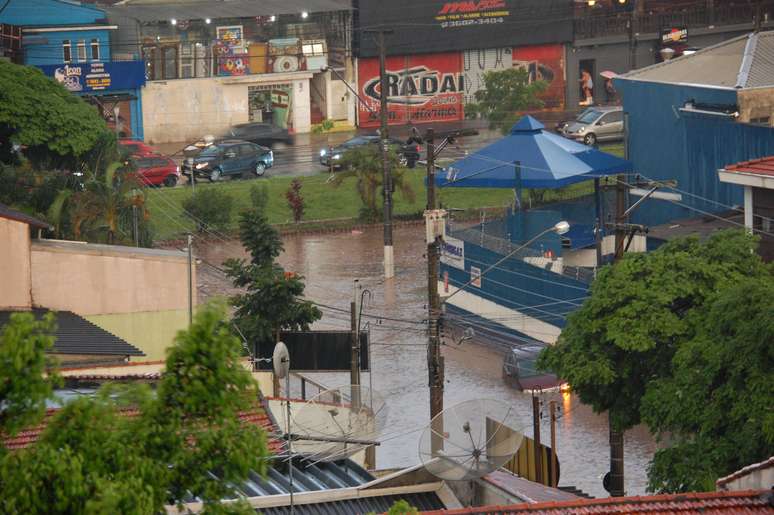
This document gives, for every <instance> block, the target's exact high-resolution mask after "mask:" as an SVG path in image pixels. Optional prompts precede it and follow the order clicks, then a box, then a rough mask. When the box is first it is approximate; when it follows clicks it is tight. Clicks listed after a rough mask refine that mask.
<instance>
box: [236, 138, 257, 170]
mask: <svg viewBox="0 0 774 515" xmlns="http://www.w3.org/2000/svg"><path fill="white" fill-rule="evenodd" d="M257 158H258V153H257V152H256V150H255V147H254V146H253V145H239V165H240V166H241V169H240V172H248V171H250V172H251V171H253V170H254V169H255V162H256V161H257V160H258V159H257Z"/></svg>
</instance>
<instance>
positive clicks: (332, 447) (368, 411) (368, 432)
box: [293, 385, 387, 461]
mask: <svg viewBox="0 0 774 515" xmlns="http://www.w3.org/2000/svg"><path fill="white" fill-rule="evenodd" d="M386 424H387V403H386V402H385V401H384V398H383V397H382V396H381V395H379V394H378V393H377V392H375V391H373V390H371V389H370V388H368V387H366V386H362V385H345V386H339V387H337V388H333V389H330V390H325V391H323V392H320V393H319V394H318V395H316V396H315V397H313V398H311V399H310V400H309V401H308V402H306V403H305V404H304V405H303V406H301V408H299V409H298V410H297V411H296V412H295V414H294V415H293V425H294V428H295V433H296V434H297V437H296V438H295V439H294V442H293V448H294V450H295V451H296V452H298V453H302V454H307V455H311V457H312V458H313V459H316V460H318V461H333V460H339V459H342V458H346V457H348V456H352V455H353V454H355V453H357V452H359V451H361V450H363V449H365V448H366V447H368V446H369V445H370V444H369V443H368V442H375V441H377V440H378V439H379V436H380V435H381V434H382V431H383V430H384V428H385V426H386Z"/></svg>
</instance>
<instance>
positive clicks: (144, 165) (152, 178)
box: [131, 155, 180, 187]
mask: <svg viewBox="0 0 774 515" xmlns="http://www.w3.org/2000/svg"><path fill="white" fill-rule="evenodd" d="M131 161H132V163H133V164H134V168H135V174H136V175H137V178H138V179H139V180H140V181H141V182H142V183H143V184H145V185H147V186H161V185H162V184H163V185H164V186H170V187H171V186H174V185H175V184H177V181H178V180H180V168H178V166H177V164H176V163H175V162H174V161H172V160H171V159H170V158H168V157H166V156H160V155H148V156H134V157H133V158H132V159H131Z"/></svg>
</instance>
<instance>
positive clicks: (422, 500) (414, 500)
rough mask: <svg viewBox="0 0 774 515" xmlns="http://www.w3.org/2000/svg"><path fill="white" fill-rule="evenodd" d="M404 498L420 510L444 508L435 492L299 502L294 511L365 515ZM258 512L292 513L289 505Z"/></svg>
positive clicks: (314, 514)
mask: <svg viewBox="0 0 774 515" xmlns="http://www.w3.org/2000/svg"><path fill="white" fill-rule="evenodd" d="M400 500H403V501H406V502H407V503H409V504H410V505H411V506H413V507H415V508H417V509H418V510H420V511H425V510H442V509H443V508H444V505H443V503H442V502H441V500H440V499H439V498H438V495H437V494H436V493H435V492H424V493H418V494H401V495H384V496H380V497H366V498H361V499H346V500H341V501H330V502H321V503H316V504H297V505H296V506H294V508H295V511H294V513H298V514H304V515H364V514H366V513H372V512H373V513H384V512H386V511H387V510H389V509H390V507H392V505H393V504H395V503H396V502H398V501H400ZM256 511H257V512H260V513H263V514H265V515H290V507H289V506H277V507H273V508H261V509H260V510H256Z"/></svg>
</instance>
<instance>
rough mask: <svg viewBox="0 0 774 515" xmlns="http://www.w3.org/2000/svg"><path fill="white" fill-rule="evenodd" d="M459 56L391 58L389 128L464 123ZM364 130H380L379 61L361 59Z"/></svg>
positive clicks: (360, 105) (361, 120)
mask: <svg viewBox="0 0 774 515" xmlns="http://www.w3.org/2000/svg"><path fill="white" fill-rule="evenodd" d="M461 60H462V59H461V55H460V53H459V52H453V53H443V54H428V55H418V56H400V57H388V58H387V62H386V71H387V83H388V91H387V111H388V121H389V124H390V125H401V124H406V123H408V122H412V123H426V122H450V121H458V120H462V119H463V117H464V112H463V108H462V95H463V93H464V91H465V80H464V77H463V76H462V73H461ZM358 91H359V94H360V97H361V98H362V99H363V101H364V102H365V104H366V105H363V103H358V119H359V125H360V126H361V127H378V126H379V109H380V104H379V102H380V99H381V85H380V83H379V60H378V59H376V58H370V59H358Z"/></svg>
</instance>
